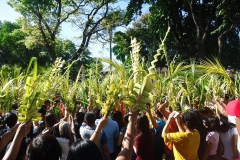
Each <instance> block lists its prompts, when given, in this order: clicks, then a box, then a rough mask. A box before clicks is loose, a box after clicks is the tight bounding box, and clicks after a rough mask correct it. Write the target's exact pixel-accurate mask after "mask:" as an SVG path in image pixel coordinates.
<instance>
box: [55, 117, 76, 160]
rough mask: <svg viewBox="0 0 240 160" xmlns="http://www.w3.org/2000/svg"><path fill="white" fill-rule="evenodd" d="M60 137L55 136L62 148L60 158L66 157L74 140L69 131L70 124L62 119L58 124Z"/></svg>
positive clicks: (64, 159) (63, 159)
mask: <svg viewBox="0 0 240 160" xmlns="http://www.w3.org/2000/svg"><path fill="white" fill-rule="evenodd" d="M59 133H60V137H56V139H57V141H58V142H59V144H60V146H61V148H62V160H66V159H67V155H68V152H69V149H70V146H71V145H72V143H73V142H74V135H73V133H72V131H71V126H70V124H69V123H68V122H65V121H62V122H60V124H59Z"/></svg>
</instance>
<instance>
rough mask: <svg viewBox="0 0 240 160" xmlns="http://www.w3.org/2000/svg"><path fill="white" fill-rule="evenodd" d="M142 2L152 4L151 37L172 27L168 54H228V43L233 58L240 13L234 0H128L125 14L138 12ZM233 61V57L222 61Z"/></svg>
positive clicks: (206, 55)
mask: <svg viewBox="0 0 240 160" xmlns="http://www.w3.org/2000/svg"><path fill="white" fill-rule="evenodd" d="M144 3H148V4H150V5H151V6H150V8H149V12H150V13H149V29H150V30H151V32H152V36H153V39H154V40H157V41H158V40H159V39H160V37H162V36H163V35H164V34H165V32H166V30H167V27H168V26H170V27H171V33H170V34H169V36H168V39H167V47H168V48H169V51H170V52H171V54H175V55H181V57H182V58H183V59H189V57H195V58H205V57H209V56H210V57H211V56H213V55H214V56H217V55H218V56H219V57H220V58H221V56H223V57H225V56H224V55H226V56H227V55H229V52H226V49H227V47H228V46H231V47H234V48H235V52H233V53H231V54H232V55H233V54H234V55H235V59H236V55H237V53H239V47H238V46H239V42H238V44H237V41H239V17H240V16H239V14H240V12H239V9H238V8H239V4H237V1H233V2H232V1H231V3H229V1H224V0H221V1H216V0H204V1H200V0H187V1H179V0H170V1H169V0H161V1H149V0H144V1H136V0H131V1H130V3H129V5H128V11H127V15H128V18H131V17H132V16H133V15H134V13H137V14H138V11H139V10H140V9H141V6H142V4H144ZM128 21H130V20H129V19H128ZM232 40H233V41H232ZM230 42H233V43H232V44H230ZM233 44H235V45H233ZM224 48H225V49H224ZM223 54H224V55H223ZM237 59H238V58H237ZM232 62H233V59H232V60H230V61H229V62H227V63H226V64H225V65H227V64H231V63H232ZM239 67H240V66H239Z"/></svg>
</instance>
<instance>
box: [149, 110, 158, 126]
mask: <svg viewBox="0 0 240 160" xmlns="http://www.w3.org/2000/svg"><path fill="white" fill-rule="evenodd" d="M147 113H148V115H149V118H150V119H151V122H152V125H153V127H154V128H156V129H157V128H158V127H159V125H158V124H157V122H156V120H155V119H154V118H153V116H152V112H151V110H150V109H147Z"/></svg>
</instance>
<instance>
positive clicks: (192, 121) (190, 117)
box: [182, 109, 198, 129]
mask: <svg viewBox="0 0 240 160" xmlns="http://www.w3.org/2000/svg"><path fill="white" fill-rule="evenodd" d="M182 120H183V122H184V123H185V124H186V125H187V127H188V128H189V129H196V128H197V122H198V120H197V117H196V115H195V112H194V110H193V109H189V110H187V111H186V112H184V113H183V114H182Z"/></svg>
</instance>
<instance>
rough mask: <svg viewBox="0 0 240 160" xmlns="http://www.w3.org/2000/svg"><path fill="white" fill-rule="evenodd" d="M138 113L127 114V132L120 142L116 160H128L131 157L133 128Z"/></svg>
mask: <svg viewBox="0 0 240 160" xmlns="http://www.w3.org/2000/svg"><path fill="white" fill-rule="evenodd" d="M137 116H138V111H136V112H134V113H133V114H131V113H130V114H129V122H128V125H127V130H126V133H125V135H124V138H123V142H122V150H121V152H120V153H119V154H118V156H117V158H116V160H129V159H131V157H132V151H133V144H134V126H135V122H136V121H137Z"/></svg>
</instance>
